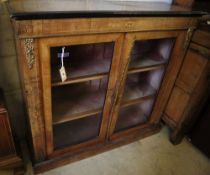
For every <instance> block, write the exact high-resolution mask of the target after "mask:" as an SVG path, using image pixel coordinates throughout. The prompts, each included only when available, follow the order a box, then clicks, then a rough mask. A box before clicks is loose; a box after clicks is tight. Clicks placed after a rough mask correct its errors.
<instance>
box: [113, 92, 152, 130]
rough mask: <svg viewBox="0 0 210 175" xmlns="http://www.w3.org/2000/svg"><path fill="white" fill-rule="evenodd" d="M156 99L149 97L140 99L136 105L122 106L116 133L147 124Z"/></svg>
mask: <svg viewBox="0 0 210 175" xmlns="http://www.w3.org/2000/svg"><path fill="white" fill-rule="evenodd" d="M154 99H155V98H154V96H153V97H152V96H150V97H149V96H148V97H144V98H141V99H138V101H137V100H136V101H135V102H134V103H129V104H124V105H122V106H121V108H120V112H119V116H118V120H117V123H116V128H115V132H118V131H121V130H124V129H128V128H131V127H135V126H137V125H141V124H145V123H146V122H147V121H148V118H149V116H150V113H151V111H152V108H153V104H154ZM137 102H138V103H137Z"/></svg>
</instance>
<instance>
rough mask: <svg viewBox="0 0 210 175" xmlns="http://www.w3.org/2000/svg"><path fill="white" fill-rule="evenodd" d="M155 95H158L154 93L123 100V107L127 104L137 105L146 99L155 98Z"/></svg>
mask: <svg viewBox="0 0 210 175" xmlns="http://www.w3.org/2000/svg"><path fill="white" fill-rule="evenodd" d="M155 96H156V95H155V94H153V95H148V96H144V97H140V98H137V99H133V100H127V101H123V102H122V105H121V107H122V108H124V107H127V106H131V105H136V104H139V103H142V102H144V101H145V100H149V99H154V98H155Z"/></svg>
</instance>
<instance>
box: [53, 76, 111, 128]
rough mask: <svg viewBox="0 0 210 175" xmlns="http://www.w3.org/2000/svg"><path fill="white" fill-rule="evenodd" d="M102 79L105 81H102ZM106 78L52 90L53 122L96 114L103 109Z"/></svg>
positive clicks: (57, 122)
mask: <svg viewBox="0 0 210 175" xmlns="http://www.w3.org/2000/svg"><path fill="white" fill-rule="evenodd" d="M100 81H103V82H101V83H100ZM106 82H107V81H106V79H102V80H93V81H90V82H84V83H78V84H72V85H68V86H61V87H54V88H53V91H52V95H53V96H52V97H53V98H52V114H53V124H59V123H63V122H67V121H72V120H76V119H79V118H84V117H88V116H90V115H95V114H98V113H100V112H102V110H103V105H104V101H105V96H106V88H105V86H106Z"/></svg>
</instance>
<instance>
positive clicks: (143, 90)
mask: <svg viewBox="0 0 210 175" xmlns="http://www.w3.org/2000/svg"><path fill="white" fill-rule="evenodd" d="M156 92H157V89H155V88H153V87H152V86H151V85H150V84H149V83H145V84H134V85H133V86H131V85H130V84H129V85H127V86H126V87H125V92H124V95H123V101H130V100H135V99H140V98H143V97H146V96H151V95H152V96H154V95H155V94H156Z"/></svg>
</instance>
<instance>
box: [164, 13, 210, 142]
mask: <svg viewBox="0 0 210 175" xmlns="http://www.w3.org/2000/svg"><path fill="white" fill-rule="evenodd" d="M203 19H204V20H201V24H200V26H199V28H198V29H197V30H196V31H195V33H194V35H193V37H192V41H191V43H190V46H189V50H188V51H187V54H186V57H185V60H184V63H183V65H182V68H181V71H180V73H179V76H178V78H177V80H176V83H175V87H174V88H173V91H172V93H171V96H170V99H169V102H168V104H167V107H166V110H165V115H164V117H163V119H164V121H165V122H167V123H168V124H169V125H170V127H171V129H172V134H171V141H172V142H173V143H179V142H180V141H181V140H182V138H183V137H184V135H185V134H186V133H187V132H188V131H189V129H190V128H191V127H192V126H193V125H194V123H195V121H196V120H197V118H198V117H199V118H200V117H201V116H200V115H198V114H200V111H201V109H202V108H203V106H204V104H205V102H206V101H207V99H208V96H209V89H210V42H209V41H210V32H209V31H210V27H209V25H208V24H207V21H208V20H209V17H204V18H203ZM206 132H207V131H206Z"/></svg>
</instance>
